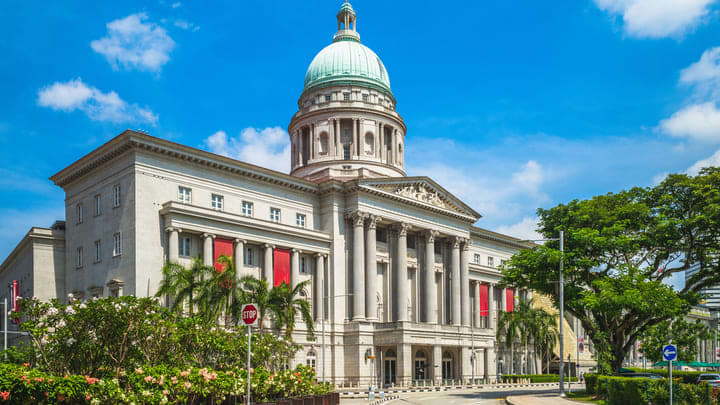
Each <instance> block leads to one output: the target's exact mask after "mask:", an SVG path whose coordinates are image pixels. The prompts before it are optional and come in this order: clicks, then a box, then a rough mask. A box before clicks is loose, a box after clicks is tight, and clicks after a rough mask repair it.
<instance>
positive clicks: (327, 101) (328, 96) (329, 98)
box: [325, 94, 332, 103]
mask: <svg viewBox="0 0 720 405" xmlns="http://www.w3.org/2000/svg"><path fill="white" fill-rule="evenodd" d="M330 100H332V96H331V95H329V94H326V95H325V102H326V103H329V102H330Z"/></svg>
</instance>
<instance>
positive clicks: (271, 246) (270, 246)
mask: <svg viewBox="0 0 720 405" xmlns="http://www.w3.org/2000/svg"><path fill="white" fill-rule="evenodd" d="M263 247H264V248H265V249H274V248H275V245H271V244H269V243H266V244H264V245H263Z"/></svg>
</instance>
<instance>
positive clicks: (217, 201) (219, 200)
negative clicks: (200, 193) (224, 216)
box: [212, 194, 223, 210]
mask: <svg viewBox="0 0 720 405" xmlns="http://www.w3.org/2000/svg"><path fill="white" fill-rule="evenodd" d="M212 207H213V209H214V210H222V208H223V196H221V195H220V194H213V195H212Z"/></svg>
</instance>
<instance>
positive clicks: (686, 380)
mask: <svg viewBox="0 0 720 405" xmlns="http://www.w3.org/2000/svg"><path fill="white" fill-rule="evenodd" d="M630 370H632V371H633V372H636V373H653V374H657V375H659V376H661V377H665V378H667V377H668V369H667V367H664V368H631V369H630ZM707 373H708V371H680V370H673V380H675V379H677V378H682V382H683V384H695V382H696V381H697V379H698V377H699V376H700V374H707ZM620 376H622V374H620Z"/></svg>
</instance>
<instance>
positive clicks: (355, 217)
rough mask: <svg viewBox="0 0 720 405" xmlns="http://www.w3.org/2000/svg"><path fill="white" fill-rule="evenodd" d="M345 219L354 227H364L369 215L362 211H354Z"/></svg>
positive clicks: (346, 215)
mask: <svg viewBox="0 0 720 405" xmlns="http://www.w3.org/2000/svg"><path fill="white" fill-rule="evenodd" d="M345 218H346V219H348V220H350V221H351V222H352V223H353V226H363V224H364V223H365V218H367V214H366V213H364V212H361V211H353V212H349V213H347V214H345Z"/></svg>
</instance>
